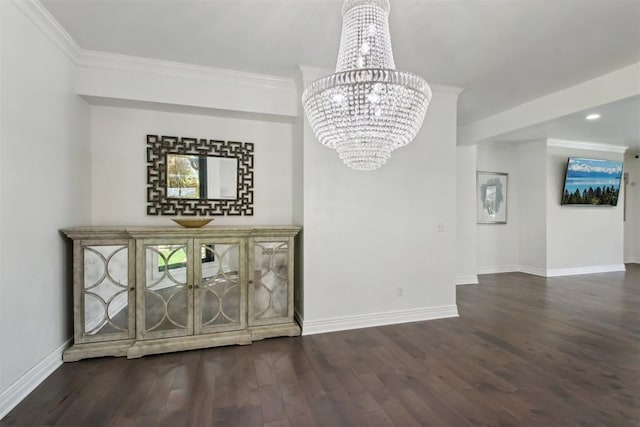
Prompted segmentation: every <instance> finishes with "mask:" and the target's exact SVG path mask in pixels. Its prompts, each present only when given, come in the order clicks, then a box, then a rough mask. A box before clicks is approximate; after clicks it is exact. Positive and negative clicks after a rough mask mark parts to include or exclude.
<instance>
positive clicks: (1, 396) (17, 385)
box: [0, 338, 71, 419]
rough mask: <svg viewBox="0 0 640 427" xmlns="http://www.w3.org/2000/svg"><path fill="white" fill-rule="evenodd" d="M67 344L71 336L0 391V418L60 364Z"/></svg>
mask: <svg viewBox="0 0 640 427" xmlns="http://www.w3.org/2000/svg"><path fill="white" fill-rule="evenodd" d="M69 344H71V338H69V339H68V340H67V341H65V342H64V343H63V344H62V345H61V346H60V347H58V348H56V349H55V350H53V352H51V354H49V355H48V356H47V357H45V358H44V359H42V360H41V361H40V362H38V364H37V365H36V366H34V367H33V368H31V369H29V370H28V371H27V372H26V373H25V374H24V375H22V376H21V377H20V378H18V379H17V380H16V381H14V382H13V384H11V385H10V386H9V387H7V388H6V389H5V390H3V391H2V393H0V419H2V418H4V416H5V415H7V414H8V413H9V412H11V410H12V409H13V408H15V407H16V406H17V405H18V404H19V403H20V402H21V401H22V400H23V399H24V398H25V397H27V395H28V394H29V393H31V392H32V391H33V390H35V388H36V387H38V386H39V385H40V383H42V382H43V381H44V380H45V379H47V377H48V376H49V375H51V374H52V373H53V371H55V370H56V369H58V368H59V367H60V365H62V353H63V352H64V350H65V349H66V348H67V347H69Z"/></svg>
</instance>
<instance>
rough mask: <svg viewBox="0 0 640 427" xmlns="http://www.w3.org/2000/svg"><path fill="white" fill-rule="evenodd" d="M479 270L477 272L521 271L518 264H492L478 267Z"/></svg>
mask: <svg viewBox="0 0 640 427" xmlns="http://www.w3.org/2000/svg"><path fill="white" fill-rule="evenodd" d="M477 270H478V271H477V274H496V273H513V272H514V271H520V267H519V266H517V265H495V266H493V265H491V266H485V267H478V269H477Z"/></svg>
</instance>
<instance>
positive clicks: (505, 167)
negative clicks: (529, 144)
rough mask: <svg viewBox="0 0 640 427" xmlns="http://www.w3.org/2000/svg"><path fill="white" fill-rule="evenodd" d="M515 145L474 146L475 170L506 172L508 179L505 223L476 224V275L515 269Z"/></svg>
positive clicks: (516, 182)
mask: <svg viewBox="0 0 640 427" xmlns="http://www.w3.org/2000/svg"><path fill="white" fill-rule="evenodd" d="M518 148H519V146H518V145H516V144H509V143H498V144H481V145H479V146H478V149H477V161H476V162H477V164H476V169H477V170H478V171H484V172H501V173H507V174H509V177H508V180H507V223H506V224H477V226H476V229H477V233H478V234H477V263H478V270H477V271H478V273H479V274H483V273H496V272H502V271H514V270H516V269H517V265H518V261H519V258H518V246H519V235H518V233H519V218H518V214H519V211H518V209H517V206H518V203H517V194H518V193H517V188H518V185H519V175H518V166H519V165H518V162H519V160H518ZM474 197H475V196H474ZM474 206H475V204H474ZM474 209H475V208H474ZM474 215H475V211H474Z"/></svg>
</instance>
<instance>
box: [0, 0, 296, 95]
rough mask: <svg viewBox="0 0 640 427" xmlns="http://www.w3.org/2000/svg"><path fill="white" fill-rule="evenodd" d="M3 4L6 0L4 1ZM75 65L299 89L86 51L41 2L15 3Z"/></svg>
mask: <svg viewBox="0 0 640 427" xmlns="http://www.w3.org/2000/svg"><path fill="white" fill-rule="evenodd" d="M0 1H2V0H0ZM11 2H12V3H13V4H15V5H16V7H17V8H18V9H19V10H20V11H21V12H22V13H23V14H24V15H25V16H26V17H27V18H28V19H29V20H30V21H31V22H33V24H34V25H35V26H36V27H37V28H38V29H40V31H42V33H43V34H44V35H45V36H47V38H49V39H50V40H51V41H52V42H53V43H54V45H55V46H56V47H58V48H59V49H60V50H61V51H62V52H63V53H64V54H65V55H66V56H67V57H68V58H69V59H70V60H71V61H72V62H73V63H74V64H76V65H77V66H79V67H84V68H97V69H108V70H119V71H135V72H149V73H155V74H163V75H170V76H178V77H186V78H193V79H205V80H216V81H219V82H222V83H224V82H234V83H236V84H237V83H240V84H243V85H247V86H258V87H266V88H276V89H286V90H292V91H293V90H295V82H294V80H293V78H288V77H280V76H271V75H266V74H257V73H248V72H243V71H235V70H228V69H222V68H214V67H206V66H199V65H192V64H186V63H181V62H172V61H164V60H158V59H151V58H143V57H137V56H129V55H118V54H113V53H107V52H99V51H93V50H87V49H82V48H81V47H80V46H79V45H78V43H77V42H76V41H75V40H74V39H73V37H71V36H70V35H69V33H67V31H66V30H65V29H64V28H63V27H62V26H61V25H60V23H59V22H58V21H56V19H55V18H54V17H53V16H52V15H51V14H50V13H49V11H48V10H47V9H46V8H45V7H44V6H43V5H42V4H41V3H40V1H39V0H11Z"/></svg>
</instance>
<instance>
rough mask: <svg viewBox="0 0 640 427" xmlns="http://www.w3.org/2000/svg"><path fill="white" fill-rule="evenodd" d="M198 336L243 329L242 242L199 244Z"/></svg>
mask: <svg viewBox="0 0 640 427" xmlns="http://www.w3.org/2000/svg"><path fill="white" fill-rule="evenodd" d="M196 248H198V249H199V259H198V264H199V265H198V268H196V270H197V273H199V280H197V283H198V289H196V294H197V295H196V300H195V303H196V304H195V305H196V310H195V315H196V319H195V320H196V322H195V328H196V333H210V332H216V331H224V330H234V329H239V328H243V327H244V326H245V324H246V322H245V316H246V315H245V312H246V310H245V306H246V303H245V300H246V290H245V288H244V286H242V283H244V280H245V278H244V276H245V272H244V268H243V265H242V260H243V259H244V245H242V242H241V241H229V240H219V241H215V240H208V241H206V242H205V241H200V240H198V241H197V244H196Z"/></svg>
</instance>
